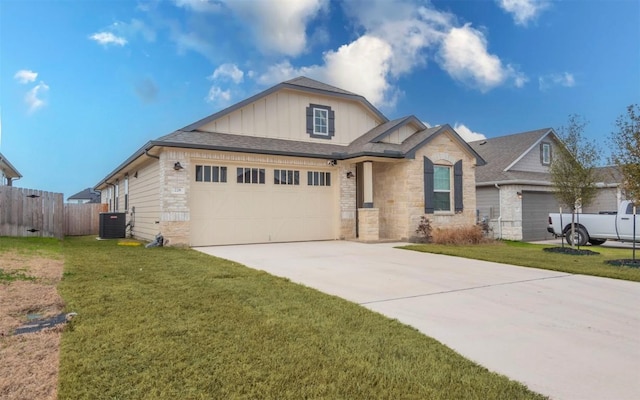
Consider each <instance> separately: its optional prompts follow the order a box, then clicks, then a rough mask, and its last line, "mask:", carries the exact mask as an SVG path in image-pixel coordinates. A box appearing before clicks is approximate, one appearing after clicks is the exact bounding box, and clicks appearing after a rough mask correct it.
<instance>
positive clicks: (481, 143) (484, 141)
mask: <svg viewBox="0 0 640 400" xmlns="http://www.w3.org/2000/svg"><path fill="white" fill-rule="evenodd" d="M483 144H487V141H486V140H483V141H482V142H480V143H479V145H480V146H482V145H483Z"/></svg>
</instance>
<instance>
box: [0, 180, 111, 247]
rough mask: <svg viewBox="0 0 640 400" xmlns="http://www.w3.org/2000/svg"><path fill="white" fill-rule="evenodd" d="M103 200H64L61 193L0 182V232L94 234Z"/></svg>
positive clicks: (54, 235)
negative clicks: (94, 201) (68, 201)
mask: <svg viewBox="0 0 640 400" xmlns="http://www.w3.org/2000/svg"><path fill="white" fill-rule="evenodd" d="M106 207H107V205H106V204H64V196H63V195H62V193H51V192H44V191H42V190H33V189H23V188H16V187H11V186H0V236H19V237H30V236H34V237H35V236H39V237H56V238H59V239H62V238H63V237H64V236H80V235H97V234H98V232H99V229H100V225H99V224H100V213H101V212H105V211H107V210H106Z"/></svg>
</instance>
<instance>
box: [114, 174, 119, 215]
mask: <svg viewBox="0 0 640 400" xmlns="http://www.w3.org/2000/svg"><path fill="white" fill-rule="evenodd" d="M115 190H116V195H115V201H114V211H118V207H119V204H118V202H119V201H120V181H116V186H115Z"/></svg>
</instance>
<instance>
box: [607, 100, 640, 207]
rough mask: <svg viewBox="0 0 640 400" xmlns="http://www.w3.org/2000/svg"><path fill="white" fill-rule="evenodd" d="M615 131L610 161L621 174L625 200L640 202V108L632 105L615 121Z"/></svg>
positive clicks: (611, 138) (612, 134) (612, 137)
mask: <svg viewBox="0 0 640 400" xmlns="http://www.w3.org/2000/svg"><path fill="white" fill-rule="evenodd" d="M616 127H617V128H618V130H617V131H615V132H612V133H611V137H610V141H611V144H612V146H611V147H612V150H611V157H610V161H611V162H612V164H615V165H616V166H617V167H618V168H619V169H620V172H621V173H622V178H623V182H622V184H623V188H624V190H625V193H626V195H627V198H628V199H630V200H633V201H636V202H637V201H638V200H640V107H638V105H637V104H635V105H634V104H632V105H630V106H628V107H627V114H626V115H624V114H623V115H620V116H619V117H618V118H617V119H616Z"/></svg>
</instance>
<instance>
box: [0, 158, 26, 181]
mask: <svg viewBox="0 0 640 400" xmlns="http://www.w3.org/2000/svg"><path fill="white" fill-rule="evenodd" d="M20 178H22V175H20V172H18V170H17V169H16V168H15V167H14V166H13V165H11V163H10V162H9V160H7V158H6V157H5V156H3V155H2V153H0V186H12V185H13V181H15V180H18V179H20Z"/></svg>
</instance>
